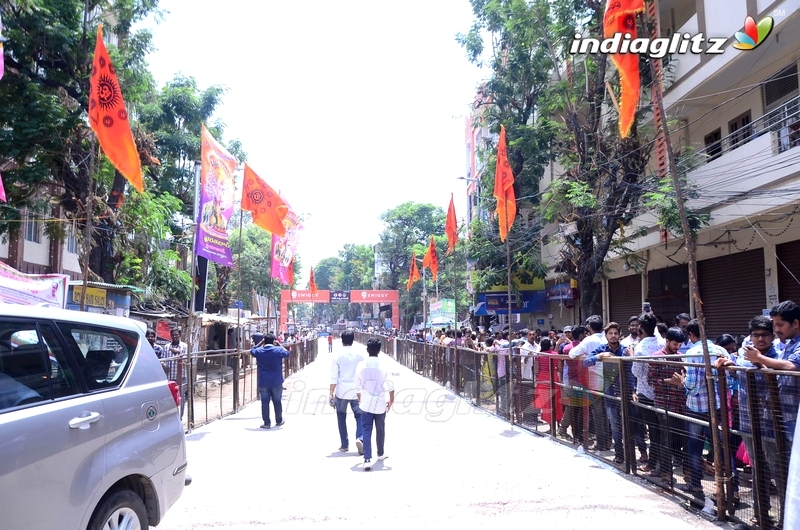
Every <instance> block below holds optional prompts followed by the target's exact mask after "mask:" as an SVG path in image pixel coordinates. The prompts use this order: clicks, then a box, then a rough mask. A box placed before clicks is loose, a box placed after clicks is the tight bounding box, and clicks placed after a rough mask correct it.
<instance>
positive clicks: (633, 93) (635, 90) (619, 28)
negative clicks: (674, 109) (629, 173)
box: [603, 0, 644, 138]
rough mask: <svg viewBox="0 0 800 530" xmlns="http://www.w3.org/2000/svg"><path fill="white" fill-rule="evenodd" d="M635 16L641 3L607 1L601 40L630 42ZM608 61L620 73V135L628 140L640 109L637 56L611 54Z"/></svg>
mask: <svg viewBox="0 0 800 530" xmlns="http://www.w3.org/2000/svg"><path fill="white" fill-rule="evenodd" d="M637 13H644V0H608V3H607V4H606V12H605V15H604V16H603V36H604V37H605V38H607V39H609V38H611V37H613V36H614V35H616V34H617V33H621V34H622V35H625V34H626V33H629V34H630V36H631V39H635V38H636V14H637ZM611 60H612V61H614V65H616V67H617V70H619V84H620V103H619V135H620V137H621V138H627V136H628V135H629V134H630V132H631V127H632V126H633V120H634V118H635V116H636V107H638V106H639V90H640V83H641V82H640V79H639V54H638V53H613V54H611Z"/></svg>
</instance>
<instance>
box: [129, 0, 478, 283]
mask: <svg viewBox="0 0 800 530" xmlns="http://www.w3.org/2000/svg"><path fill="white" fill-rule="evenodd" d="M160 7H161V8H162V9H165V10H166V11H167V12H168V13H167V14H166V15H165V16H164V18H163V20H161V21H159V22H156V21H154V20H148V21H147V22H145V23H143V24H140V27H145V28H148V29H150V30H151V31H152V33H153V40H154V45H155V47H156V48H157V51H156V52H154V53H152V54H151V55H150V56H149V58H148V60H149V64H150V70H151V72H152V73H153V75H154V76H155V78H156V80H157V82H158V83H159V84H160V85H163V84H164V83H166V82H167V81H169V80H171V79H173V78H174V76H175V75H176V74H179V73H180V74H182V75H184V76H192V77H194V78H195V79H196V80H197V83H198V86H199V87H200V88H201V89H204V88H206V87H208V86H211V85H223V86H225V87H227V93H226V94H225V96H224V99H223V105H222V106H221V107H219V108H218V111H217V113H216V115H215V118H216V119H219V120H221V121H222V122H224V123H225V125H226V131H225V135H224V138H223V140H224V141H225V142H228V141H230V140H232V139H239V140H240V141H241V142H242V144H243V147H244V149H245V151H246V152H247V153H248V164H249V165H250V166H251V167H252V168H253V170H254V171H255V172H256V173H258V174H259V175H260V176H261V177H262V178H263V179H264V180H265V181H266V182H267V183H268V184H269V185H270V186H272V187H273V188H275V189H276V190H279V191H280V192H281V194H282V195H283V196H284V197H285V198H286V199H287V201H288V202H289V204H290V205H291V206H292V208H293V209H294V210H295V211H296V212H297V213H299V214H300V215H302V216H303V217H304V218H305V223H304V226H305V229H304V231H303V233H302V234H301V236H300V243H299V246H298V254H299V257H300V259H301V261H302V263H303V269H304V270H303V271H302V280H300V282H299V285H304V284H305V282H306V281H307V278H308V269H309V267H311V266H314V265H316V264H317V263H318V262H319V261H320V260H322V259H324V258H327V257H332V256H337V255H338V251H339V250H340V249H342V248H343V247H344V245H345V244H346V243H353V244H369V245H372V244H375V243H377V242H378V236H379V234H380V232H381V231H382V230H383V224H382V223H381V221H380V220H379V216H380V214H381V213H382V212H385V211H387V210H390V209H392V208H394V207H396V206H398V205H400V204H402V203H404V202H408V201H413V202H417V203H431V204H434V205H437V206H440V207H441V208H442V209H444V210H445V211H446V210H447V206H448V204H449V202H450V196H451V193H453V194H454V201H455V208H456V215H457V217H458V218H459V219H462V218H463V217H464V216H465V214H466V186H467V182H466V181H464V180H457V179H458V177H462V176H465V175H466V170H467V167H466V147H465V119H466V116H467V115H468V113H469V104H470V103H471V102H472V101H473V99H474V95H475V90H476V87H477V85H478V84H479V82H480V80H481V79H482V78H484V77H485V74H484V73H483V72H482V71H481V70H479V69H478V68H477V67H476V66H474V65H472V64H470V63H469V61H468V60H467V58H466V54H465V52H464V50H463V48H462V47H461V46H460V45H459V44H458V43H457V42H456V40H455V35H456V33H458V32H462V33H466V32H467V31H468V30H469V28H470V26H471V23H472V12H471V7H470V4H469V1H468V0H404V1H402V2H400V1H397V2H384V1H375V0H338V1H333V0H307V1H305V2H302V3H300V2H292V1H286V0H283V1H280V2H279V1H276V0H227V1H225V2H219V1H218V0H214V1H211V0H161V2H160Z"/></svg>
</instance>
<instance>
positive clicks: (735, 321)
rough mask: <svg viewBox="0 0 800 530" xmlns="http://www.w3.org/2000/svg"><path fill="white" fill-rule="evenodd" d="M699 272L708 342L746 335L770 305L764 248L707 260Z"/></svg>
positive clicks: (701, 263) (702, 262) (699, 266)
mask: <svg viewBox="0 0 800 530" xmlns="http://www.w3.org/2000/svg"><path fill="white" fill-rule="evenodd" d="M697 271H698V272H697V275H698V280H697V281H698V283H699V284H700V297H701V299H702V300H703V310H704V312H705V317H706V330H707V333H708V337H709V339H711V340H715V339H716V338H717V337H719V336H720V335H722V334H723V333H730V334H732V335H747V334H748V333H749V332H748V323H749V322H750V319H751V318H753V317H754V316H756V315H760V314H761V310H762V309H764V305H765V304H766V303H767V288H766V285H765V282H764V251H763V249H760V248H759V249H756V250H748V251H747V252H738V253H736V254H730V255H728V256H722V257H720V258H713V259H707V260H704V261H701V262H699V263H698V264H697Z"/></svg>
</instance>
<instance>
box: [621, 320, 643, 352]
mask: <svg viewBox="0 0 800 530" xmlns="http://www.w3.org/2000/svg"><path fill="white" fill-rule="evenodd" d="M628 331H629V332H630V335H628V336H627V337H625V338H624V339H622V340H621V341H620V345H621V346H622V347H623V348H625V349H626V350H627V349H628V348H629V347H631V346H636V343H637V342H639V315H635V316H632V317H631V318H629V319H628Z"/></svg>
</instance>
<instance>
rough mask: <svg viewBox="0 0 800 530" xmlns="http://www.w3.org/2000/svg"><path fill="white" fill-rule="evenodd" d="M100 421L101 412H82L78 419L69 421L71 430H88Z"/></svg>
mask: <svg viewBox="0 0 800 530" xmlns="http://www.w3.org/2000/svg"><path fill="white" fill-rule="evenodd" d="M99 419H100V413H99V412H88V411H87V412H81V413H80V415H79V416H78V417H77V418H72V419H71V420H69V428H70V429H81V430H86V429H88V428H89V427H91V425H92V423H95V422H96V421H97V420H99Z"/></svg>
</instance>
